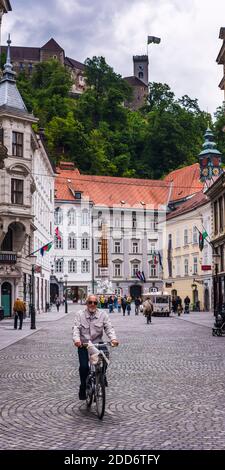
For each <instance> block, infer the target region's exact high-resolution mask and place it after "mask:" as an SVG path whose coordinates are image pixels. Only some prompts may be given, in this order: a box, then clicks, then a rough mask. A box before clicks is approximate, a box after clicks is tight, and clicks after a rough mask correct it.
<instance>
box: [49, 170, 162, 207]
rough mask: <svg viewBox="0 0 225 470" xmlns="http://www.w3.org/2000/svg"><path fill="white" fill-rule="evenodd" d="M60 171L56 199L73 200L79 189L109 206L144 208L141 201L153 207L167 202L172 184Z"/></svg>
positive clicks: (93, 199) (98, 202)
mask: <svg viewBox="0 0 225 470" xmlns="http://www.w3.org/2000/svg"><path fill="white" fill-rule="evenodd" d="M57 173H58V175H57V177H56V182H55V188H56V193H55V194H56V199H57V200H66V201H74V196H73V191H78V192H79V191H80V192H82V193H83V195H84V197H87V198H90V200H91V201H93V203H94V204H96V205H103V206H104V205H105V206H107V207H112V206H114V207H129V206H132V207H136V208H138V207H139V208H142V207H144V205H143V204H142V202H144V203H145V204H146V206H147V205H151V206H154V207H157V206H158V205H163V204H167V203H168V196H169V187H170V185H169V184H168V183H167V182H166V181H161V180H157V181H156V180H141V179H134V178H119V177H118V178H117V177H112V176H92V175H81V174H80V173H79V171H78V170H77V169H75V170H73V171H71V170H62V169H60V168H57ZM121 201H123V202H121Z"/></svg>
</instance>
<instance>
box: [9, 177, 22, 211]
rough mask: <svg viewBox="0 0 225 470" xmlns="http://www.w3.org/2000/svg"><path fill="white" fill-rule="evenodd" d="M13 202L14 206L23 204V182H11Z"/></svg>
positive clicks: (14, 180)
mask: <svg viewBox="0 0 225 470" xmlns="http://www.w3.org/2000/svg"><path fill="white" fill-rule="evenodd" d="M11 202H12V204H20V205H22V204H23V180H17V179H14V178H13V179H12V180H11Z"/></svg>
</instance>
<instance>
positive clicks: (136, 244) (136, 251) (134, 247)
mask: <svg viewBox="0 0 225 470" xmlns="http://www.w3.org/2000/svg"><path fill="white" fill-rule="evenodd" d="M138 245H139V243H138V242H137V241H136V242H132V253H138V251H139V250H138V248H139V247H138Z"/></svg>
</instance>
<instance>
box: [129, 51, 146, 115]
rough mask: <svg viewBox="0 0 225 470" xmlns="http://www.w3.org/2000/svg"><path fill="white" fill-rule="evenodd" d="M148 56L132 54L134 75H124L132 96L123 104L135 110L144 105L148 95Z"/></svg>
mask: <svg viewBox="0 0 225 470" xmlns="http://www.w3.org/2000/svg"><path fill="white" fill-rule="evenodd" d="M148 64H149V62H148V56H147V55H141V56H133V66H134V75H132V76H131V77H124V80H125V81H126V82H127V83H128V84H129V85H130V86H131V88H132V92H133V94H132V98H131V100H130V101H129V102H126V103H125V106H127V107H128V108H130V109H132V110H133V111H136V110H137V109H139V108H141V107H142V106H144V104H145V103H146V98H147V96H148Z"/></svg>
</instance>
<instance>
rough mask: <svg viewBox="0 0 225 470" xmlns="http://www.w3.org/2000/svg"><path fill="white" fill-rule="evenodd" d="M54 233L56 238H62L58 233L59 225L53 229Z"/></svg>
mask: <svg viewBox="0 0 225 470" xmlns="http://www.w3.org/2000/svg"><path fill="white" fill-rule="evenodd" d="M55 234H56V238H57V239H58V240H60V241H61V240H62V237H61V235H60V233H59V227H56V229H55Z"/></svg>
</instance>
